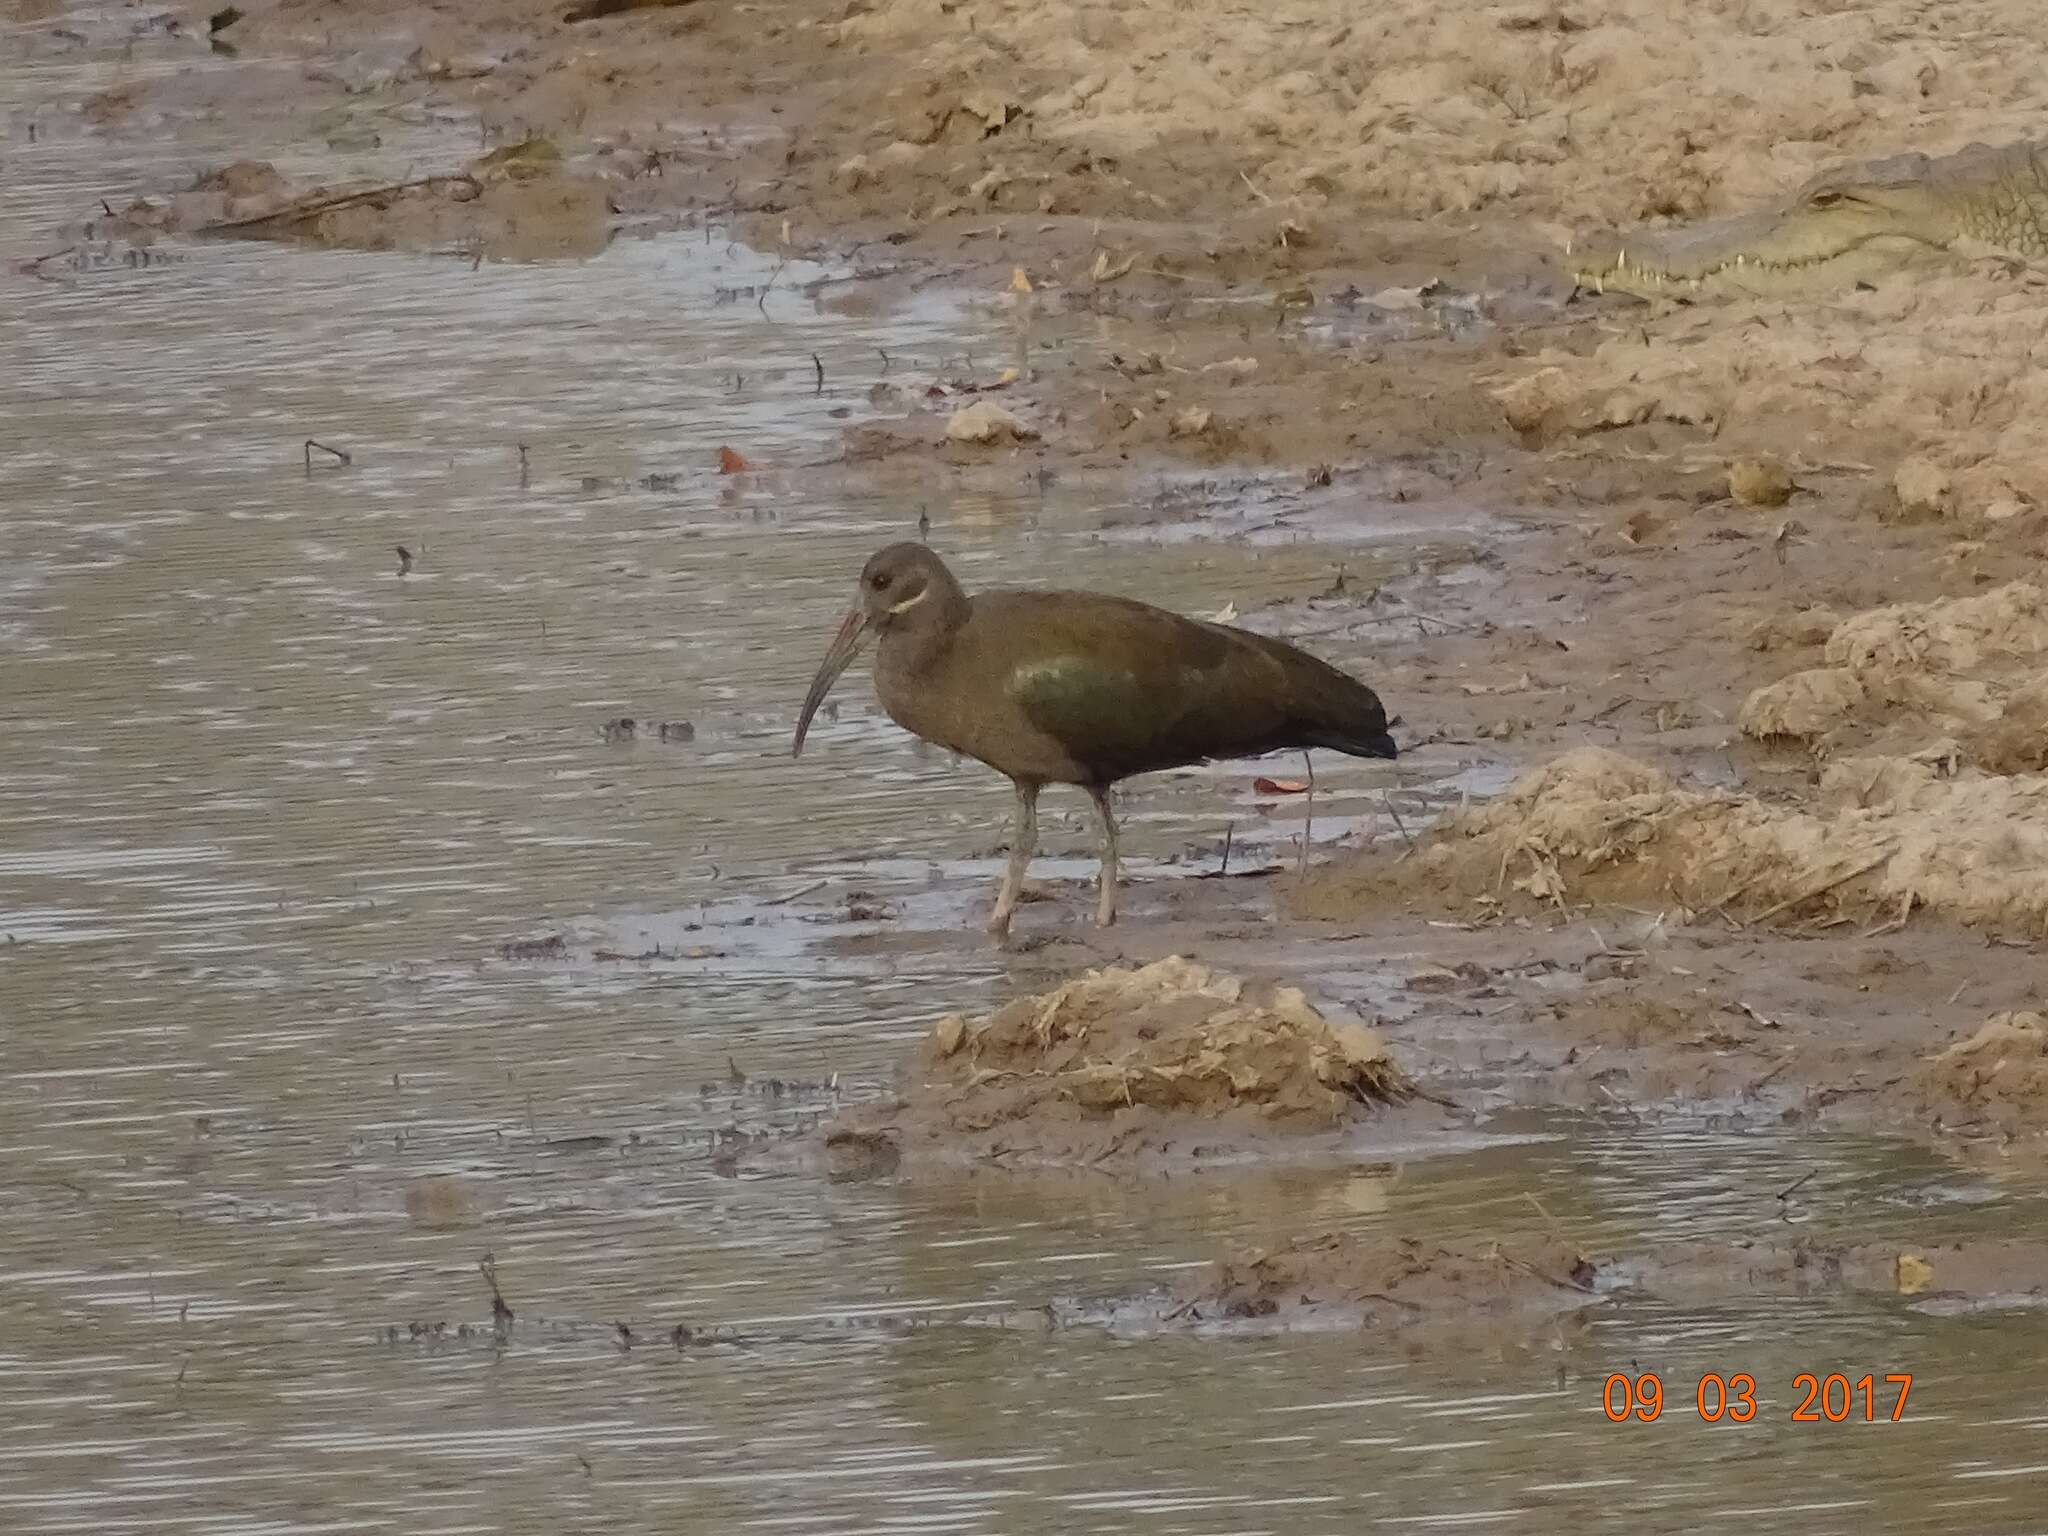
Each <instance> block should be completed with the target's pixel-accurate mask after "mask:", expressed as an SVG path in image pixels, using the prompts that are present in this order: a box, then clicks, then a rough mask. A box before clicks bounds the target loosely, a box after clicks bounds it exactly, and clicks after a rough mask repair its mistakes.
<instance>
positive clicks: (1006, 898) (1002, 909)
mask: <svg viewBox="0 0 2048 1536" xmlns="http://www.w3.org/2000/svg"><path fill="white" fill-rule="evenodd" d="M1015 783H1016V789H1017V819H1016V821H1015V822H1014V823H1012V825H1011V828H1010V867H1009V868H1008V869H1007V870H1006V871H1004V873H1003V888H1002V889H1001V890H1000V891H998V892H997V893H996V909H995V911H993V912H991V913H989V915H988V931H989V932H990V933H994V934H1004V933H1008V932H1009V931H1010V914H1011V913H1012V912H1014V911H1016V910H1017V898H1018V897H1019V896H1021V895H1022V894H1023V893H1024V871H1025V869H1026V868H1027V867H1029V865H1030V863H1031V855H1032V854H1033V853H1034V852H1035V851H1036V850H1037V848H1038V786H1037V785H1036V784H1033V783H1030V782H1028V781H1026V780H1024V779H1018V780H1016V781H1015Z"/></svg>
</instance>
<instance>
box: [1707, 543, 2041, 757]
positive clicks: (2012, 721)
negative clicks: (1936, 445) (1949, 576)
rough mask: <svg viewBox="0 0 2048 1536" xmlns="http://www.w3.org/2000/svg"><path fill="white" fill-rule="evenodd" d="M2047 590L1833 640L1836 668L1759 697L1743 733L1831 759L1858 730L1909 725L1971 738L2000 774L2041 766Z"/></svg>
mask: <svg viewBox="0 0 2048 1536" xmlns="http://www.w3.org/2000/svg"><path fill="white" fill-rule="evenodd" d="M2044 654H2048V591H2044V590H2043V589H2042V588H2041V587H2039V586H2037V585H2035V584H2034V583H2033V582H2029V581H2015V582H2009V583H2008V584H2006V585H2005V586H2002V587H1998V588H1996V589H1994V590H1992V591H1990V592H1985V593H1981V594H1979V595H1978V596H1975V597H1965V598H1953V599H1946V600H1937V601H1934V602H1926V603H1894V604H1892V605H1890V606H1888V607H1884V608H1875V609H1872V610H1870V611H1869V612H1867V613H1859V614H1855V615H1853V616H1852V617H1850V618H1847V619H1844V620H1842V621H1841V622H1840V623H1839V624H1837V625H1836V626H1835V628H1834V630H1833V632H1832V633H1831V634H1830V635H1829V636H1828V639H1827V645H1826V651H1825V660H1826V663H1827V664H1826V665H1825V666H1821V667H1812V668H1808V669H1807V670H1805V671H1803V672H1795V673H1793V674H1792V675H1791V676H1790V677H1787V678H1784V679H1782V680H1780V681H1778V682H1775V683H1769V684H1766V685H1765V686H1763V687H1761V688H1758V689H1756V690H1755V691H1754V692H1753V693H1751V694H1750V696H1749V698H1748V700H1747V701H1745V703H1744V704H1743V706H1742V714H1741V717H1740V723H1741V726H1742V729H1743V731H1744V733H1745V734H1747V735H1749V736H1753V737H1755V738H1757V739H1759V740H1765V741H1769V740H1792V741H1799V742H1803V743H1806V744H1808V745H1811V746H1813V747H1814V748H1815V749H1816V750H1825V749H1826V748H1827V747H1828V746H1829V745H1830V744H1832V743H1833V742H1835V741H1837V740H1839V739H1840V738H1841V737H1842V735H1843V734H1844V733H1845V732H1846V731H1847V730H1848V729H1849V728H1851V727H1853V726H1856V725H1859V724H1870V723H1876V722H1881V721H1883V720H1884V719H1885V718H1886V717H1888V716H1892V715H1896V714H1901V713H1903V714H1904V715H1906V716H1908V717H1909V719H1910V722H1911V723H1912V724H1914V725H1916V726H1917V727H1919V728H1920V729H1922V730H1924V729H1925V728H1926V726H1927V724H1928V723H1929V722H1932V723H1933V724H1935V726H1936V727H1937V728H1938V729H1941V730H1944V731H1947V732H1950V733H1952V734H1954V735H1956V736H1958V737H1960V738H1962V739H1963V740H1964V741H1965V742H1966V743H1967V744H1968V750H1969V752H1970V755H1971V757H1972V758H1973V759H1974V760H1975V761H1977V762H1979V763H1981V764H1982V765H1983V766H1984V767H1986V768H1989V769H1990V770H1992V771H1993V772H2025V771H2031V770H2034V769H2038V768H2040V767H2041V766H2043V763H2044V759H2048V740H2044V739H2043V737H2042V735H2041V727H2042V725H2043V724H2044V723H2048V673H2042V672H2041V671H2040V658H2041V657H2042V656H2043V655H2044Z"/></svg>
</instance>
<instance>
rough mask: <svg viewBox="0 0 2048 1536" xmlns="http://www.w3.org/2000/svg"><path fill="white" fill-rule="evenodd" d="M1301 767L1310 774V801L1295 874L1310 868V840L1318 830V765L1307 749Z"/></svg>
mask: <svg viewBox="0 0 2048 1536" xmlns="http://www.w3.org/2000/svg"><path fill="white" fill-rule="evenodd" d="M1301 766H1302V768H1303V769H1304V770H1305V771H1306V772H1307V774H1308V799H1307V800H1306V801H1305V802H1304V803H1303V807H1302V812H1303V814H1302V819H1301V858H1300V861H1299V862H1297V863H1296V865H1295V866H1294V872H1295V873H1296V874H1301V873H1303V872H1304V871H1305V870H1307V868H1308V845H1309V840H1310V839H1311V838H1312V837H1314V836H1315V830H1316V765H1315V764H1314V763H1313V762H1312V761H1310V759H1309V755H1308V752H1307V750H1306V749H1304V750H1303V752H1302V754H1301Z"/></svg>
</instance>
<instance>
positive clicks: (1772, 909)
mask: <svg viewBox="0 0 2048 1536" xmlns="http://www.w3.org/2000/svg"><path fill="white" fill-rule="evenodd" d="M1892 853H1893V847H1892V845H1891V844H1890V843H1887V844H1885V846H1884V850H1883V852H1881V853H1879V854H1877V855H1876V856H1875V857H1872V858H1868V859H1865V860H1864V861H1863V862H1862V863H1861V864H1856V865H1853V866H1851V867H1850V868H1848V869H1846V870H1844V871H1843V872H1842V873H1841V874H1839V875H1831V876H1830V877H1829V878H1827V879H1826V880H1822V881H1819V882H1818V883H1816V884H1813V885H1810V886H1808V887H1807V888H1806V889H1805V890H1803V891H1800V892H1798V893H1797V894H1796V895H1792V896H1787V897H1786V898H1785V899H1784V900H1783V901H1781V902H1778V903H1777V904H1776V905H1774V906H1769V907H1766V908H1764V910H1763V911H1761V912H1759V913H1757V914H1756V916H1754V917H1752V918H1750V919H1749V920H1748V921H1749V922H1752V923H1761V922H1766V921H1768V920H1769V919H1771V918H1773V917H1776V916H1777V915H1778V914H1779V913H1780V912H1783V911H1784V910H1785V909H1786V908H1787V907H1796V906H1799V905H1801V904H1802V903H1804V902H1808V901H1811V900H1813V898H1814V897H1816V896H1825V895H1826V894H1827V893H1828V892H1829V891H1832V890H1833V889H1834V888H1835V887H1836V886H1838V885H1847V884H1848V883H1849V882H1850V881H1851V880H1854V879H1855V878H1856V877H1857V876H1858V875H1867V874H1869V873H1870V872H1871V871H1872V870H1873V869H1875V868H1877V866H1878V865H1880V864H1882V863H1884V861H1885V860H1887V859H1889V858H1890V857H1891V856H1892Z"/></svg>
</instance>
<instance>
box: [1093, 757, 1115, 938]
mask: <svg viewBox="0 0 2048 1536" xmlns="http://www.w3.org/2000/svg"><path fill="white" fill-rule="evenodd" d="M1088 798H1089V799H1091V800H1093V801H1094V802H1095V809H1096V810H1097V811H1098V812H1100V813H1101V816H1102V897H1101V900H1099V901H1098V902H1097V903H1096V905H1095V922H1096V925H1097V926H1098V927H1102V928H1107V927H1108V926H1109V925H1110V924H1111V923H1113V922H1115V921H1116V812H1115V811H1113V810H1111V809H1110V804H1109V788H1108V786H1106V785H1105V786H1104V787H1103V788H1101V789H1091V790H1089V791H1088Z"/></svg>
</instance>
